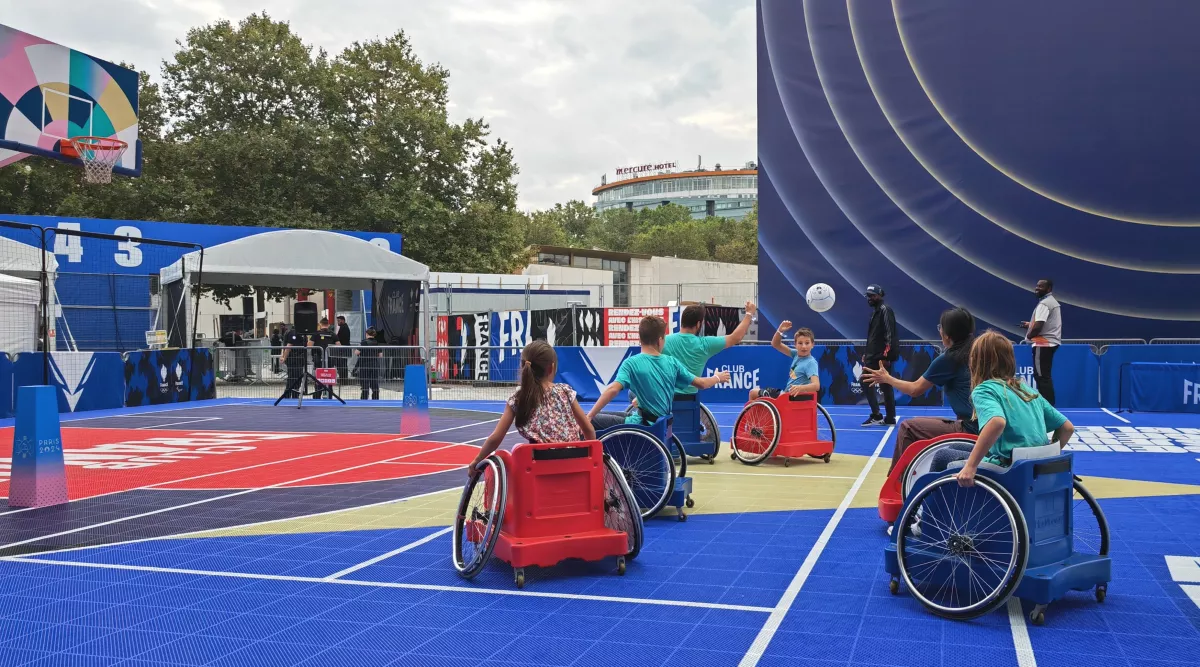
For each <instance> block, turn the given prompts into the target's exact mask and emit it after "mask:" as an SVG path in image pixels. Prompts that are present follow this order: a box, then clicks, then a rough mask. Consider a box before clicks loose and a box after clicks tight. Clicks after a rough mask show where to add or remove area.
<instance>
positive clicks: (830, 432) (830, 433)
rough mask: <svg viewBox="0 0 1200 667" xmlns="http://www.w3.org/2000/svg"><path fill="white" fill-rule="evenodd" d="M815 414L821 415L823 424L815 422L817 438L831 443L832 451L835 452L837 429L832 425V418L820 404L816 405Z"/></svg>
mask: <svg viewBox="0 0 1200 667" xmlns="http://www.w3.org/2000/svg"><path fill="white" fill-rule="evenodd" d="M817 412H820V413H821V416H822V417H823V418H824V420H823V421H824V422H825V423H824V424H822V423H821V422H820V421H818V422H817V437H818V438H820V439H821V440H828V441H829V442H832V443H833V448H834V450H837V427H836V426H834V425H833V417H831V416H829V411H828V410H826V409H825V406H824V405H821V404H820V403H817Z"/></svg>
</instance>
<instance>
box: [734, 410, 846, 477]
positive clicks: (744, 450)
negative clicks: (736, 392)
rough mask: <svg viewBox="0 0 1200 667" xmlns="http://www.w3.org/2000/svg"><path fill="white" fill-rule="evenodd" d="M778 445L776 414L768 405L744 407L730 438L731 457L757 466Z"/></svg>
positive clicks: (768, 456) (777, 420)
mask: <svg viewBox="0 0 1200 667" xmlns="http://www.w3.org/2000/svg"><path fill="white" fill-rule="evenodd" d="M831 423H832V422H831ZM778 445H779V411H778V410H776V409H775V406H774V405H771V403H770V402H769V401H762V400H755V401H750V402H749V403H747V404H746V407H744V408H742V411H741V412H740V413H739V414H738V417H737V421H736V422H734V424H733V434H732V435H731V436H730V438H729V446H730V448H732V449H733V456H734V457H735V458H736V459H737V460H739V461H741V462H742V463H745V464H747V465H752V466H753V465H758V464H760V463H762V462H763V461H766V460H767V459H768V458H770V456H771V454H772V453H773V452H774V451H775V447H777V446H778Z"/></svg>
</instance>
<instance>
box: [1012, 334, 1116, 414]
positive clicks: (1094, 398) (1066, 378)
mask: <svg viewBox="0 0 1200 667" xmlns="http://www.w3.org/2000/svg"><path fill="white" fill-rule="evenodd" d="M1013 353H1014V354H1015V356H1016V358H1017V377H1019V378H1021V380H1022V381H1024V382H1025V384H1027V385H1029V386H1030V387H1032V388H1033V389H1035V390H1036V389H1037V384H1036V383H1035V382H1034V381H1033V347H1031V346H1029V345H1017V346H1015V348H1014V349H1013ZM1051 374H1052V377H1053V378H1054V404H1055V406H1057V407H1059V408H1098V407H1100V393H1099V391H1098V390H1097V388H1098V387H1099V385H1100V360H1099V359H1098V358H1097V357H1096V354H1095V353H1094V352H1092V346H1091V345H1060V346H1058V351H1057V352H1055V353H1054V364H1053V366H1051Z"/></svg>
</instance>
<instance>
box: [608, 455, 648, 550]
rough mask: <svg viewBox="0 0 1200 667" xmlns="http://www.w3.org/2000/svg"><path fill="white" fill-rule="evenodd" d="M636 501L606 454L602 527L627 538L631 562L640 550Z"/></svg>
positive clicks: (623, 478) (617, 467)
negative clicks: (617, 531)
mask: <svg viewBox="0 0 1200 667" xmlns="http://www.w3.org/2000/svg"><path fill="white" fill-rule="evenodd" d="M636 505H637V500H636V499H635V498H634V495H633V491H632V490H631V489H630V488H629V484H628V483H627V482H626V481H625V475H624V474H622V472H621V466H619V465H617V462H616V461H614V460H613V458H612V457H611V456H609V455H608V454H605V455H604V527H605V528H611V529H613V530H619V531H621V532H622V533H625V534H626V535H628V536H629V553H627V554H625V558H627V559H629V560H633V559H634V558H637V555H638V553H639V552H640V551H641V550H642V540H643V539H644V536H643V533H642V514H641V512H639V511H638V508H637V506H636Z"/></svg>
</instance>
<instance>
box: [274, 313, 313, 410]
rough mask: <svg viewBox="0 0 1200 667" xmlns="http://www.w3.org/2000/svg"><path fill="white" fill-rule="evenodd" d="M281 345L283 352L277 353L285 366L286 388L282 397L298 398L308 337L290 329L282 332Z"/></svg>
mask: <svg viewBox="0 0 1200 667" xmlns="http://www.w3.org/2000/svg"><path fill="white" fill-rule="evenodd" d="M283 345H284V347H283V354H281V355H279V360H280V361H282V362H283V363H284V365H285V366H286V367H287V390H286V391H284V392H283V397H284V398H300V383H301V381H302V380H304V371H305V370H306V369H307V367H308V354H306V353H307V349H306V348H307V347H308V345H309V342H308V337H307V336H303V335H301V334H299V333H297V332H296V330H295V329H292V330H290V331H288V332H287V333H286V334H284V336H283Z"/></svg>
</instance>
